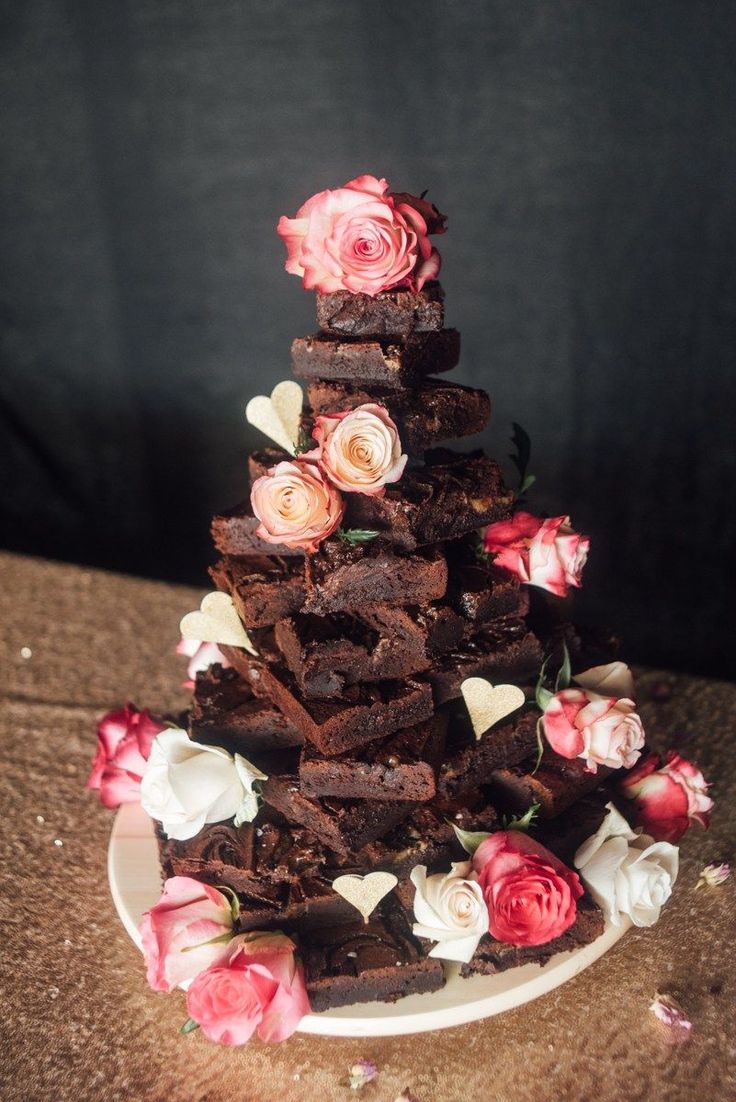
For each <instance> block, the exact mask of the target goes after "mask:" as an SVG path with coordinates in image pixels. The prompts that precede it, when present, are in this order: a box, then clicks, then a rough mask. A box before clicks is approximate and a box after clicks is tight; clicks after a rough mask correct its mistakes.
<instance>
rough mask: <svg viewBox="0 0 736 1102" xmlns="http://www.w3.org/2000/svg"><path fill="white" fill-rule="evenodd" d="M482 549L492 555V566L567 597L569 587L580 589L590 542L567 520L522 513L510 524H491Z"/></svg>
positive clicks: (501, 521) (528, 583)
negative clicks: (543, 518) (542, 518)
mask: <svg viewBox="0 0 736 1102" xmlns="http://www.w3.org/2000/svg"><path fill="white" fill-rule="evenodd" d="M483 547H484V549H485V551H486V552H487V553H488V554H489V555H495V558H494V566H500V567H501V568H502V569H504V570H508V571H509V572H510V573H511V574H514V575H515V576H516V577H517V578H519V580H520V581H522V582H523V583H525V584H526V585H535V586H539V588H540V589H546V590H548V591H549V592H550V593H554V595H555V596H556V597H566V596H567V594H568V592H569V589H570V586H574V587H575V588H578V589H579V588H580V585H581V584H582V583H581V577H582V572H583V567H584V566H585V563H586V561H587V558H588V551H589V548H590V540H589V539H588V537H587V536H581V535H579V534H578V533H577V532H575V531H574V530H573V529H572V528H571V527H570V518H569V517H550V518H549V519H548V520H541V519H540V518H539V517H535V516H532V514H531V513H525V512H523V511H521V512H518V513H515V514H514V516H513V517H512V518H511V520H500V521H497V522H496V524H490V525H489V526H488V527H487V528H486V530H485V534H484V537H483Z"/></svg>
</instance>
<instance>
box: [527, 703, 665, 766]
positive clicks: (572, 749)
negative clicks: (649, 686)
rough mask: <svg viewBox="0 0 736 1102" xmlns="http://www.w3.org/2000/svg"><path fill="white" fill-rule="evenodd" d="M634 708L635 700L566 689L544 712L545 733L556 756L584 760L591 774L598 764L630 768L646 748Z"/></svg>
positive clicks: (639, 721)
mask: <svg viewBox="0 0 736 1102" xmlns="http://www.w3.org/2000/svg"><path fill="white" fill-rule="evenodd" d="M635 709H636V705H635V704H634V702H633V700H627V699H625V698H623V699H620V700H617V699H615V698H614V697H604V696H598V695H597V694H595V693H591V692H589V691H588V690H586V689H563V690H562V691H561V692H559V693H555V695H554V696H553V697H552V699H551V700H550V702H549V704H548V705H547V707H546V709H545V711H544V714H543V716H542V723H543V725H544V733H545V735H546V737H547V741H548V742H549V744H550V746H551V747H552V749H553V750H554V751H555V752H556V753H557V754H559V755H560V756H561V757H563V758H585V764H586V766H587V768H588V770H589V771H590V772H591V773H596V772H597V771H598V766H599V765H606V766H608V768H609V769H620V768H621V767H624V768H625V769H630V768H631V766H632V765H634V764H635V763H636V762H637V761H638V760H639V757H640V751H641V748H642V746H643V745H644V729H643V727H642V723H641V720H640V718H639V716H638V715H637V714H636V710H635Z"/></svg>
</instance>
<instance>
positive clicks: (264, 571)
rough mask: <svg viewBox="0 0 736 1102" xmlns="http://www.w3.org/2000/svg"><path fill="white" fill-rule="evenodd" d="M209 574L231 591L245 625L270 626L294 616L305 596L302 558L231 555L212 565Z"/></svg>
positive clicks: (221, 586)
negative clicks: (234, 556)
mask: <svg viewBox="0 0 736 1102" xmlns="http://www.w3.org/2000/svg"><path fill="white" fill-rule="evenodd" d="M210 577H211V578H212V581H213V582H214V583H215V585H216V586H217V588H218V589H220V590H222V591H223V592H224V593H229V594H230V596H231V597H232V599H233V604H234V605H235V608H236V609H237V612H238V615H239V616H240V619H241V620H242V621H243V623H244V624H245V626H246V628H260V627H269V626H270V625H271V624H275V623H276V621H277V620H283V619H284V618H285V617H287V616H291V615H293V613H295V612H298V611H299V610H300V609H301V608H302V606H303V604H304V599H305V597H306V587H305V585H304V560H303V559H298V558H284V557H282V556H280V555H250V556H249V557H248V558H244V559H237V558H232V557H230V556H228V557H227V558H225V559H220V561H219V562H218V563H216V564H215V566H212V567H210Z"/></svg>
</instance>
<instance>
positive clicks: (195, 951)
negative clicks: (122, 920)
mask: <svg viewBox="0 0 736 1102" xmlns="http://www.w3.org/2000/svg"><path fill="white" fill-rule="evenodd" d="M138 929H139V931H140V934H141V938H142V939H143V956H144V958H145V961H146V978H147V979H148V982H149V984H150V985H151V987H152V988H153V990H154V991H171V990H173V988H175V987H178V986H179V984H182V983H185V982H186V981H187V980H191V979H193V978H194V977H195V976H196V975H198V973H199V972H201V971H202V970H203V969H205V968H209V967H210V965H212V964H215V963H216V962H218V961H220V960H222V959H224V958H225V957H226V956H227V951H228V942H230V941H231V940H232V936H233V913H232V906H231V903H230V901H229V899H227V897H226V896H225V895H223V893H222V892H218V891H217V889H216V888H212V887H210V885H209V884H200V882H199V881H198V880H192V879H190V877H188V876H172V877H171V878H170V879H169V880H167V881H166V883H165V884H164V890H163V895H162V896H161V898H160V899H159V901H158V903H157V904H156V906H155V907H151V909H150V911H146V913H145V914H144V915H143V918H142V919H141V922H140V926H139V927H138Z"/></svg>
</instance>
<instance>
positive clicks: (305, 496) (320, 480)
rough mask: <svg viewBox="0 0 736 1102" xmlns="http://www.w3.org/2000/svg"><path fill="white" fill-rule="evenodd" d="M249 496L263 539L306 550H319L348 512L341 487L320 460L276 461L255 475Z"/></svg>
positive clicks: (259, 533)
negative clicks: (346, 511) (321, 465)
mask: <svg viewBox="0 0 736 1102" xmlns="http://www.w3.org/2000/svg"><path fill="white" fill-rule="evenodd" d="M250 500H251V505H252V507H253V512H254V514H255V515H256V517H257V518H258V520H259V521H260V522H261V523H260V524H259V526H258V528H257V529H256V534H257V535H258V536H259V538H260V539H262V540H265V541H266V542H267V543H278V544H282V545H283V546H285V547H299V548H302V549H303V550H304V551H316V550H317V547H318V546H319V544H320V543H321V542H322V540H325V539H327V537H328V536H331V535H332V533H333V532H334V531H335V529H336V528H338V527H339V525H340V521H341V520H342V517H343V513H344V512H345V505H344V502H343V500H342V496H341V494H340V491H339V490H338V489H336V487H335V486H333V485H332V483H331V482H329V480H328V479H327V478H325V476H324V474H323V473H322V471H321V470H320V468H319V467H318V466H317V464H315V463H308V462H305V461H304V460H299V459H295V460H294V461H293V462H284V463H277V465H276V466H275V467H272V468H271V469H270V470H269V471H268V473H267V474H264V475H262V476H261V478H258V479H256V481H255V482H254V483H253V487H252V490H251V496H250Z"/></svg>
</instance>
